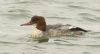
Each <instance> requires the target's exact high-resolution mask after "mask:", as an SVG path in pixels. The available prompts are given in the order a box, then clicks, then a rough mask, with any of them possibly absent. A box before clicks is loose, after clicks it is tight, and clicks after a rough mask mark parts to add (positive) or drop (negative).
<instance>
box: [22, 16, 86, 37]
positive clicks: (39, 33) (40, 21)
mask: <svg viewBox="0 0 100 54" xmlns="http://www.w3.org/2000/svg"><path fill="white" fill-rule="evenodd" d="M28 25H35V26H36V27H35V29H34V31H33V32H32V37H33V38H40V37H47V36H50V37H56V36H70V35H73V34H75V35H82V34H84V33H86V32H88V31H87V30H85V29H83V28H80V27H76V26H72V25H70V24H65V25H63V24H60V23H59V24H54V25H47V24H46V21H45V18H44V17H43V16H37V15H35V16H33V17H32V18H31V20H30V21H29V22H27V23H24V24H21V25H20V26H28Z"/></svg>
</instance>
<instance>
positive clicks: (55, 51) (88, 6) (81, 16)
mask: <svg viewBox="0 0 100 54" xmlns="http://www.w3.org/2000/svg"><path fill="white" fill-rule="evenodd" d="M99 5H100V1H99V0H0V54H99V53H100V52H99V50H100V29H99V28H100V25H99V24H100V7H99ZM33 15H41V16H44V17H45V18H46V21H47V24H56V23H62V24H71V25H74V26H79V27H82V28H84V29H87V30H91V31H92V32H90V33H87V34H85V35H82V36H80V37H61V38H51V39H50V41H49V42H46V43H37V42H36V41H32V38H31V32H32V28H33V27H32V26H29V27H21V26H19V25H20V24H22V23H25V22H27V21H28V20H29V19H30V18H31V17H32V16H33Z"/></svg>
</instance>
